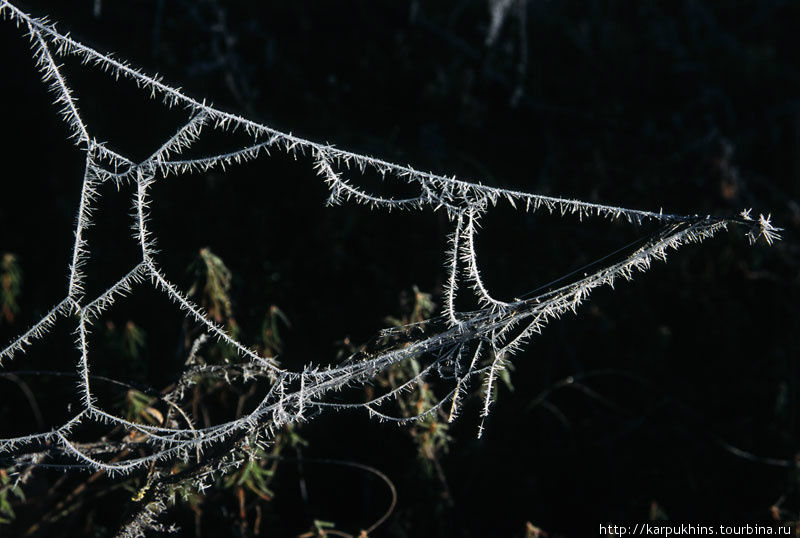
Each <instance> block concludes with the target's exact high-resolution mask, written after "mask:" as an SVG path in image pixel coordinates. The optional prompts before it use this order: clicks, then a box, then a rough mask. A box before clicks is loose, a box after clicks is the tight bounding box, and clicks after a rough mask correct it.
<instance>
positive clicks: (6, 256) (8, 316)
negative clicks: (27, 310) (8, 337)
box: [0, 252, 22, 323]
mask: <svg viewBox="0 0 800 538" xmlns="http://www.w3.org/2000/svg"><path fill="white" fill-rule="evenodd" d="M20 293H22V269H21V268H20V266H19V262H18V261H17V257H16V256H15V255H14V254H11V253H10V252H5V253H3V254H2V255H0V322H5V323H14V319H15V316H16V315H17V313H19V305H18V304H17V298H18V297H19V295H20Z"/></svg>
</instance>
